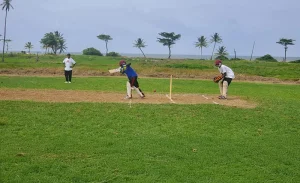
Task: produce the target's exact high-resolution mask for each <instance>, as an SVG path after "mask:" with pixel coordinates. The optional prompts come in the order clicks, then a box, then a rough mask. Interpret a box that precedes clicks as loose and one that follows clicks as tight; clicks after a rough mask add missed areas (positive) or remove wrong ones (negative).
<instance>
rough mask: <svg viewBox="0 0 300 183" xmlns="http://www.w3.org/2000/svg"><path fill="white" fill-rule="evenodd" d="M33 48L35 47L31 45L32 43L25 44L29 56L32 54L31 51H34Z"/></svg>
mask: <svg viewBox="0 0 300 183" xmlns="http://www.w3.org/2000/svg"><path fill="white" fill-rule="evenodd" d="M32 48H33V45H32V44H31V42H27V43H26V44H25V49H28V52H29V54H30V49H32Z"/></svg>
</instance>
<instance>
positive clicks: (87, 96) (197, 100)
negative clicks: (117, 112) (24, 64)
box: [0, 89, 256, 108]
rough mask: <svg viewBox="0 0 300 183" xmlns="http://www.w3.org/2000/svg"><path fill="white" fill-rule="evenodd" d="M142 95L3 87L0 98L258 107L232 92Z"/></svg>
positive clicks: (0, 90) (39, 100) (41, 100)
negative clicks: (220, 95) (128, 97)
mask: <svg viewBox="0 0 300 183" xmlns="http://www.w3.org/2000/svg"><path fill="white" fill-rule="evenodd" d="M145 94H146V98H144V99H141V98H140V97H139V96H138V95H137V94H136V93H133V98H132V99H131V100H125V99H124V97H125V94H124V93H111V92H96V91H78V90H37V89H0V100H26V101H37V102H70V103H73V102H100V103H101V102H102V103H128V104H130V105H134V104H135V103H145V104H215V105H225V106H231V107H239V108H255V107H256V104H255V103H253V102H250V101H246V100H242V99H240V98H239V97H237V96H229V97H228V99H227V100H220V99H218V96H217V95H206V94H172V96H171V98H170V96H169V95H168V94H167V93H166V94H163V93H154V92H153V93H151V94H148V93H145Z"/></svg>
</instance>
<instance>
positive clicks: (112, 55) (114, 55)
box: [106, 51, 121, 57]
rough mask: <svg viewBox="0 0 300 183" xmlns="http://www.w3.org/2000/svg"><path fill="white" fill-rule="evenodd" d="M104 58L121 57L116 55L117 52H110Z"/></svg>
mask: <svg viewBox="0 0 300 183" xmlns="http://www.w3.org/2000/svg"><path fill="white" fill-rule="evenodd" d="M106 56H109V57H120V56H121V55H120V54H119V53H117V52H114V51H111V52H109V53H107V54H106Z"/></svg>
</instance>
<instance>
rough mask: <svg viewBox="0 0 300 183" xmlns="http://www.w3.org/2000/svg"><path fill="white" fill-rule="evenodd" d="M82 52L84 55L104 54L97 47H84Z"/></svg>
mask: <svg viewBox="0 0 300 183" xmlns="http://www.w3.org/2000/svg"><path fill="white" fill-rule="evenodd" d="M82 53H83V55H98V56H103V54H102V53H101V52H100V51H99V50H97V49H95V48H93V47H91V48H87V49H84V50H83V51H82Z"/></svg>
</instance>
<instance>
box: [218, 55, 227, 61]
mask: <svg viewBox="0 0 300 183" xmlns="http://www.w3.org/2000/svg"><path fill="white" fill-rule="evenodd" d="M216 59H218V60H229V59H228V58H227V57H226V56H223V55H222V56H217V57H216Z"/></svg>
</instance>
